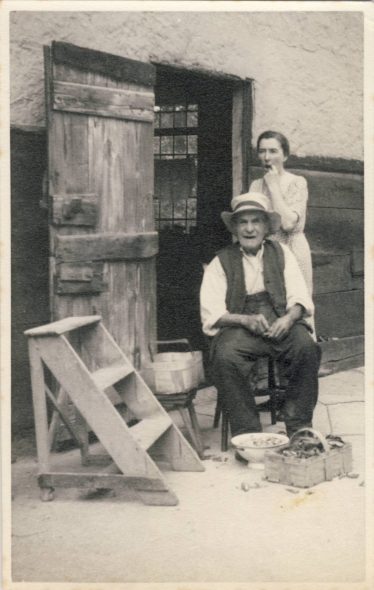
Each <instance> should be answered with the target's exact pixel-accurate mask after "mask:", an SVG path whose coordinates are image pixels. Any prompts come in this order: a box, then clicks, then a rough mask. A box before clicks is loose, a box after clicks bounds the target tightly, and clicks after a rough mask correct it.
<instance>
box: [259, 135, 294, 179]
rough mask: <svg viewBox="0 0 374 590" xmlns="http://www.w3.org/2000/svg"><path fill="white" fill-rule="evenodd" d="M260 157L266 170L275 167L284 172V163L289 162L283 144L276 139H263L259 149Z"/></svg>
mask: <svg viewBox="0 0 374 590" xmlns="http://www.w3.org/2000/svg"><path fill="white" fill-rule="evenodd" d="M258 157H259V158H260V161H261V164H262V165H263V167H264V168H267V169H270V168H271V167H272V166H275V168H276V169H277V170H278V171H282V170H283V166H284V163H285V161H286V160H287V157H286V156H285V155H284V153H283V149H282V146H281V144H280V143H279V141H278V140H277V139H275V137H270V138H269V139H261V141H260V145H259V147H258Z"/></svg>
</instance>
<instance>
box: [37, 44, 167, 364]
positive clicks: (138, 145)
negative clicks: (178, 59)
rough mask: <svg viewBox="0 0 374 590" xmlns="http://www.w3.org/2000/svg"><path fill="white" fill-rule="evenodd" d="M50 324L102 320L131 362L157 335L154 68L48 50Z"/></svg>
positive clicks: (64, 47) (65, 47)
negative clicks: (85, 317)
mask: <svg viewBox="0 0 374 590" xmlns="http://www.w3.org/2000/svg"><path fill="white" fill-rule="evenodd" d="M45 72H46V73H45V82H46V107H47V108H46V112H47V124H48V178H49V210H50V303H51V316H52V319H61V318H63V317H67V316H71V315H73V316H76V315H90V314H100V315H101V316H102V317H103V321H104V324H105V326H106V327H107V328H108V330H109V331H110V333H111V334H112V335H113V337H114V338H115V340H116V341H117V343H118V344H119V346H120V347H121V348H122V350H123V351H124V352H125V354H127V355H129V357H130V359H132V361H133V362H134V363H135V364H136V365H137V366H140V365H141V360H142V359H144V358H145V357H147V356H148V343H149V340H150V339H155V337H156V295H155V293H156V276H155V255H156V254H157V250H158V246H157V233H156V232H155V231H154V216H153V204H152V198H153V168H154V167H153V120H154V89H153V88H154V80H155V68H154V66H152V65H151V64H146V63H142V62H137V61H134V60H129V59H125V58H123V57H119V56H115V55H110V54H106V53H102V52H99V51H93V50H90V49H85V48H81V47H77V46H74V45H71V44H68V43H58V42H53V43H52V45H51V47H46V48H45Z"/></svg>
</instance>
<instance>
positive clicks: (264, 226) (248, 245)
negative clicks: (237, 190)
mask: <svg viewBox="0 0 374 590" xmlns="http://www.w3.org/2000/svg"><path fill="white" fill-rule="evenodd" d="M233 222H234V226H235V235H236V236H237V238H238V240H239V243H240V245H241V247H242V248H243V250H244V252H246V253H247V254H256V252H258V250H259V249H260V247H261V244H262V242H263V240H264V238H265V236H266V235H267V234H268V233H269V223H268V220H267V217H266V215H265V214H264V213H261V211H253V212H250V211H243V213H238V215H235V216H234V219H233Z"/></svg>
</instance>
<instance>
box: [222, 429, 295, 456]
mask: <svg viewBox="0 0 374 590" xmlns="http://www.w3.org/2000/svg"><path fill="white" fill-rule="evenodd" d="M288 443H289V438H288V437H287V436H286V435H285V434H276V433H274V432H248V433H245V434H238V435H237V436H234V437H233V438H232V439H231V444H232V445H233V447H234V448H235V449H236V450H237V452H238V453H239V455H240V456H241V457H243V459H245V460H246V461H248V462H249V463H256V464H258V463H263V461H264V458H265V453H266V451H270V450H272V451H273V450H279V449H281V448H283V447H285V446H287V445H288Z"/></svg>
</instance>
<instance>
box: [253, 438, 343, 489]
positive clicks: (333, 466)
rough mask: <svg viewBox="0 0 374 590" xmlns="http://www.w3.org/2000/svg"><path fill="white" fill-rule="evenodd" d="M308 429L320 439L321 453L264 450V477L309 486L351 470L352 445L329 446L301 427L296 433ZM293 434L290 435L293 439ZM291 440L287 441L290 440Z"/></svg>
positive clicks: (298, 485) (299, 486)
mask: <svg viewBox="0 0 374 590" xmlns="http://www.w3.org/2000/svg"><path fill="white" fill-rule="evenodd" d="M304 431H309V432H312V433H313V434H314V435H315V436H317V437H318V438H319V440H320V441H321V443H322V445H323V448H324V452H323V453H321V455H316V456H313V457H308V458H298V457H287V456H285V455H282V453H281V451H278V452H277V451H267V452H266V454H265V461H264V463H265V478H266V479H267V480H268V481H272V482H276V483H282V484H286V485H289V486H295V487H298V488H310V487H311V486H314V485H316V484H318V483H321V482H323V481H330V480H332V479H333V478H334V477H337V476H339V475H344V474H345V473H349V472H350V471H352V445H351V444H350V443H345V444H344V446H343V447H340V448H334V449H331V448H330V447H329V444H328V442H327V441H326V439H325V437H324V436H323V435H322V434H321V433H319V432H317V431H316V430H313V429H311V428H303V429H302V430H300V431H298V432H297V433H295V434H294V435H293V436H294V437H295V436H297V435H298V433H300V432H304ZM292 439H293V437H292V438H291V441H292ZM291 441H290V442H291Z"/></svg>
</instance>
